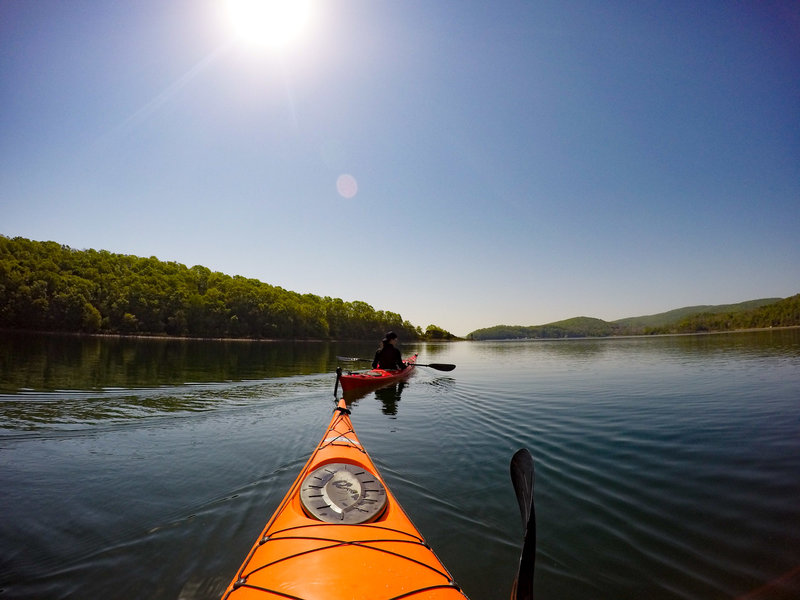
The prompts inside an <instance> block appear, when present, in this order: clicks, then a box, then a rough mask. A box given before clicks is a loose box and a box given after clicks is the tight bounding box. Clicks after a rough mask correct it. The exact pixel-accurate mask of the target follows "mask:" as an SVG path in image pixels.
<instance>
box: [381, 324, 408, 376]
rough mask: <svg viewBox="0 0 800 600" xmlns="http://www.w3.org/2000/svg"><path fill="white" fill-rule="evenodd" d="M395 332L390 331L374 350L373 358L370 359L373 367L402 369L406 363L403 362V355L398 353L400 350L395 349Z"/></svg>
mask: <svg viewBox="0 0 800 600" xmlns="http://www.w3.org/2000/svg"><path fill="white" fill-rule="evenodd" d="M396 343H397V334H396V333H395V332H394V331H390V332H389V333H387V334H386V336H385V337H384V338H383V340H381V347H380V348H378V350H377V352H375V358H374V359H373V360H372V368H373V369H397V370H400V371H402V370H403V369H405V368H406V367H407V366H408V365H406V363H404V362H403V357H402V356H401V355H400V350H398V349H397V346H395V344H396Z"/></svg>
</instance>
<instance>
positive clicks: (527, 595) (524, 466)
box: [510, 448, 536, 600]
mask: <svg viewBox="0 0 800 600" xmlns="http://www.w3.org/2000/svg"><path fill="white" fill-rule="evenodd" d="M510 469H511V483H512V484H514V492H515V493H516V495H517V502H519V512H520V515H521V516H522V529H523V531H524V535H525V538H524V542H523V543H522V554H521V555H520V558H519V570H518V571H517V577H516V579H514V587H512V588H511V600H533V568H534V562H535V560H536V512H535V511H534V508H533V479H534V471H533V457H532V456H531V453H530V452H528V450H527V448H522V449H520V450H517V452H516V453H515V454H514V456H513V457H512V458H511V465H510Z"/></svg>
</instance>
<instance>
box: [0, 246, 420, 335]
mask: <svg viewBox="0 0 800 600" xmlns="http://www.w3.org/2000/svg"><path fill="white" fill-rule="evenodd" d="M0 327H4V328H8V329H28V330H39V331H71V332H87V333H94V332H101V333H124V334H148V335H153V334H156V335H158V334H161V335H175V336H191V337H243V338H270V339H380V338H381V337H382V336H383V335H384V333H385V332H386V331H389V330H393V331H396V332H397V333H398V335H400V336H402V337H403V338H405V339H419V338H421V337H422V332H421V330H420V329H419V327H414V326H413V325H412V324H411V323H409V322H408V321H404V320H403V319H402V317H401V316H400V315H399V314H397V313H393V312H389V311H380V310H378V311H376V310H375V309H374V308H372V306H370V305H369V304H367V303H365V302H359V301H355V302H345V301H343V300H341V299H339V298H329V297H324V298H321V297H319V296H315V295H313V294H298V293H296V292H291V291H288V290H284V289H283V288H280V287H276V286H272V285H269V284H266V283H263V282H261V281H258V280H256V279H247V278H245V277H241V276H238V275H237V276H233V277H232V276H229V275H225V274H223V273H218V272H212V271H211V270H210V269H208V268H206V267H203V266H200V265H195V266H193V267H191V268H187V267H186V266H185V265H182V264H179V263H175V262H163V261H160V260H158V259H157V258H156V257H154V256H152V257H150V258H141V257H137V256H129V255H121V254H112V253H110V252H107V251H104V250H101V251H96V250H73V249H71V248H69V247H68V246H62V245H60V244H57V243H55V242H35V241H31V240H27V239H24V238H13V239H10V238H7V237H4V236H0Z"/></svg>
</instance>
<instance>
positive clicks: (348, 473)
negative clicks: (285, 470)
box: [300, 463, 386, 525]
mask: <svg viewBox="0 0 800 600" xmlns="http://www.w3.org/2000/svg"><path fill="white" fill-rule="evenodd" d="M300 500H301V502H302V503H303V508H304V509H305V510H306V512H307V513H308V514H309V515H310V516H312V517H314V518H317V519H319V520H320V521H325V522H326V523H344V524H347V525H357V524H359V523H366V522H367V521H372V520H374V519H376V518H378V517H379V516H380V515H381V513H382V512H383V510H384V508H385V507H386V488H384V487H383V484H382V483H381V481H380V479H378V478H377V477H376V476H375V474H374V473H372V472H370V471H368V470H367V469H365V468H364V467H362V466H360V465H355V464H351V463H328V464H327V465H323V466H321V467H319V468H318V469H315V470H314V471H312V472H311V473H309V474H308V475H307V476H306V478H305V479H304V480H303V484H302V486H301V487H300Z"/></svg>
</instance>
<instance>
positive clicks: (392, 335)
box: [383, 331, 397, 342]
mask: <svg viewBox="0 0 800 600" xmlns="http://www.w3.org/2000/svg"><path fill="white" fill-rule="evenodd" d="M396 339H397V334H396V333H395V332H394V331H390V332H389V333H387V334H386V335H385V336H384V338H383V341H384V342H388V341H389V340H396Z"/></svg>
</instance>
